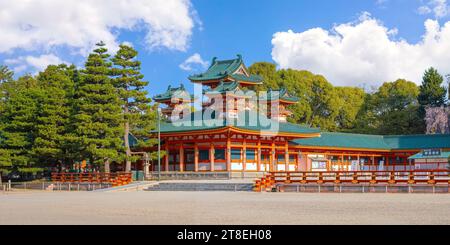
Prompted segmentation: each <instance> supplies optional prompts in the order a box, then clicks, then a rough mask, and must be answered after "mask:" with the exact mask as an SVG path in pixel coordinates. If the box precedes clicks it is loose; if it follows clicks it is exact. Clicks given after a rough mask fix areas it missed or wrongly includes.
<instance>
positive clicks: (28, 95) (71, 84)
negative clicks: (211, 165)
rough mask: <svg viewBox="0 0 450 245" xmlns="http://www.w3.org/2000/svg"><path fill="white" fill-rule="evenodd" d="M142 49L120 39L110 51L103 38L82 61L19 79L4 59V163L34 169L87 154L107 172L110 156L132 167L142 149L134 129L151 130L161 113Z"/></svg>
mask: <svg viewBox="0 0 450 245" xmlns="http://www.w3.org/2000/svg"><path fill="white" fill-rule="evenodd" d="M137 55H138V53H137V51H136V50H134V49H133V48H132V47H129V46H126V45H121V46H120V49H119V51H118V52H117V53H116V54H115V55H114V56H113V57H110V55H109V54H108V50H107V49H106V48H105V44H104V43H102V42H101V43H98V44H97V46H96V49H95V50H93V52H92V53H91V54H89V56H88V57H87V60H86V62H85V67H84V68H83V69H78V68H77V67H75V66H74V65H70V66H69V65H65V64H61V65H50V66H48V67H47V68H46V69H45V70H44V71H42V72H40V73H39V74H37V75H35V76H32V75H29V74H27V75H24V76H21V77H19V78H17V79H14V74H13V72H12V71H10V70H9V69H8V68H7V67H6V66H0V171H1V172H3V174H6V173H9V172H11V171H18V172H22V173H36V172H41V171H43V169H44V168H45V167H56V166H60V165H66V166H70V165H71V164H73V163H74V162H80V161H82V160H87V161H88V162H89V163H90V164H91V165H92V166H96V168H97V169H99V170H101V171H106V172H108V171H109V165H110V163H112V162H126V165H125V170H126V171H130V170H131V162H132V161H134V160H136V158H137V157H136V156H135V155H132V154H131V148H130V142H129V140H128V134H129V133H131V134H133V135H135V136H136V138H137V139H141V138H142V136H144V135H145V136H148V135H146V134H147V133H148V132H149V131H150V130H152V129H154V125H155V120H154V119H155V118H156V114H155V111H156V110H155V109H154V105H151V103H150V102H151V101H150V99H149V98H148V96H147V92H146V90H145V87H146V86H147V84H148V82H147V81H144V80H142V79H143V75H142V74H141V71H140V69H141V67H140V65H141V63H140V62H139V61H138V60H137V59H136V57H137ZM154 143H155V141H154V140H146V141H139V140H138V142H137V144H139V145H140V146H151V145H153V144H154Z"/></svg>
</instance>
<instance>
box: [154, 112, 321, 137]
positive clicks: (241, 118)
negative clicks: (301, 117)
mask: <svg viewBox="0 0 450 245" xmlns="http://www.w3.org/2000/svg"><path fill="white" fill-rule="evenodd" d="M199 113H201V112H195V113H192V114H191V117H189V118H186V119H181V120H178V121H175V122H166V123H161V132H162V133H171V132H191V131H200V130H211V129H219V128H224V127H227V126H233V127H236V128H239V129H244V130H251V131H260V132H262V133H272V132H281V133H293V134H313V133H319V132H320V130H318V129H315V128H310V127H306V126H301V125H297V124H292V123H281V122H277V121H273V120H271V119H267V118H266V117H264V116H262V115H259V117H262V118H259V117H257V119H256V120H253V118H252V119H251V117H250V114H249V113H248V112H246V113H241V114H239V115H238V119H231V120H214V118H213V119H210V120H202V119H201V114H199ZM195 116H198V117H199V119H197V118H196V117H195ZM271 123H272V124H271ZM276 123H277V124H278V127H275V128H273V127H272V128H271V125H272V126H273V125H276Z"/></svg>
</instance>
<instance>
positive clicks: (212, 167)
mask: <svg viewBox="0 0 450 245" xmlns="http://www.w3.org/2000/svg"><path fill="white" fill-rule="evenodd" d="M210 147H211V148H210V149H209V158H210V161H211V172H214V144H212V143H211V145H210Z"/></svg>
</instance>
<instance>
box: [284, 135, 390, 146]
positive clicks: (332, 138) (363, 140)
mask: <svg viewBox="0 0 450 245" xmlns="http://www.w3.org/2000/svg"><path fill="white" fill-rule="evenodd" d="M293 143H295V144H297V145H304V146H318V147H321V146H324V147H339V148H366V149H379V150H385V149H389V146H388V145H387V144H386V143H385V142H384V140H383V136H380V135H366V134H347V133H330V132H322V133H321V134H320V137H315V138H308V139H296V140H293Z"/></svg>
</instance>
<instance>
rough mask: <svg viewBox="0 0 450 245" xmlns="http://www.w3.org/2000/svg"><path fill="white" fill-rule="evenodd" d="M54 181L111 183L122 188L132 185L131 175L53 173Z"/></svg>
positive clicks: (120, 173)
mask: <svg viewBox="0 0 450 245" xmlns="http://www.w3.org/2000/svg"><path fill="white" fill-rule="evenodd" d="M52 181H53V182H59V183H109V184H112V186H121V185H126V184H129V183H131V181H132V177H131V173H124V172H117V173H52Z"/></svg>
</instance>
